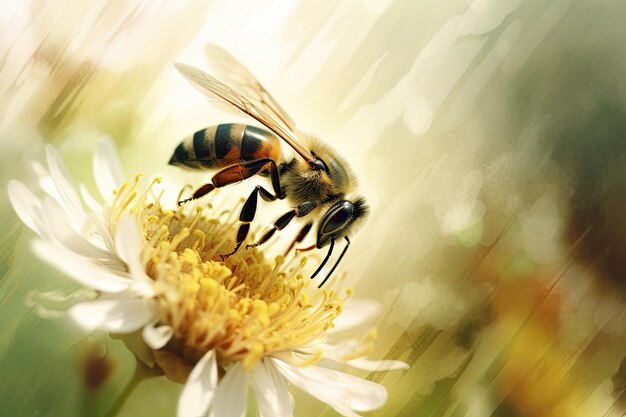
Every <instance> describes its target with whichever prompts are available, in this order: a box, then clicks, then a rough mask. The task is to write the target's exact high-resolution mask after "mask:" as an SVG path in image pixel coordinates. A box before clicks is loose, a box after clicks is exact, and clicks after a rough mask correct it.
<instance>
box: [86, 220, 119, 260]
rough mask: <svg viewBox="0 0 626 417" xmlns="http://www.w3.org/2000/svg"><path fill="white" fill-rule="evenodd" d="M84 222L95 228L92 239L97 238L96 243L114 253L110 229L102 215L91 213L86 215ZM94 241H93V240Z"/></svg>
mask: <svg viewBox="0 0 626 417" xmlns="http://www.w3.org/2000/svg"><path fill="white" fill-rule="evenodd" d="M85 224H90V225H93V226H94V227H95V228H96V235H95V236H94V238H97V239H92V240H97V241H98V242H97V243H98V245H99V246H100V245H101V246H102V248H105V249H106V250H107V251H108V252H109V253H111V254H115V245H114V244H113V238H112V237H111V231H110V230H109V227H108V225H107V224H106V223H105V220H104V218H103V217H102V216H99V215H97V214H91V215H89V216H87V219H86V221H85ZM94 243H95V242H94Z"/></svg>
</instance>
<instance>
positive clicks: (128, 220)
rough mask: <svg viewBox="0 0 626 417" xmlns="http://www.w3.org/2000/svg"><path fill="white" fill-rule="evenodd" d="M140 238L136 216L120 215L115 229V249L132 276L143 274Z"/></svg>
mask: <svg viewBox="0 0 626 417" xmlns="http://www.w3.org/2000/svg"><path fill="white" fill-rule="evenodd" d="M142 239H143V238H142V236H141V231H140V230H139V223H138V220H137V218H136V217H135V216H133V215H132V214H126V215H124V216H122V218H120V220H119V222H118V223H117V228H116V229H115V249H116V251H117V254H118V255H119V257H120V258H121V259H122V260H123V261H124V262H126V265H128V269H129V271H130V273H131V275H133V276H139V275H141V274H144V269H143V267H142V265H141V262H140V260H139V256H140V254H141V240H142Z"/></svg>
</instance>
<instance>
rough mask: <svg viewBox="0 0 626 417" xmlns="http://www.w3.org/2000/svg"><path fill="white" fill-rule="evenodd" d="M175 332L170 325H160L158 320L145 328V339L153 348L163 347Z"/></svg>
mask: <svg viewBox="0 0 626 417" xmlns="http://www.w3.org/2000/svg"><path fill="white" fill-rule="evenodd" d="M172 334H174V329H172V328H171V327H170V326H158V327H156V322H154V323H150V324H148V325H147V326H145V327H144V328H143V340H145V341H146V344H147V345H148V346H150V347H151V348H152V349H155V350H156V349H161V348H162V347H163V346H165V345H166V344H167V342H169V340H170V339H171V338H172Z"/></svg>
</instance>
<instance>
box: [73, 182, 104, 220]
mask: <svg viewBox="0 0 626 417" xmlns="http://www.w3.org/2000/svg"><path fill="white" fill-rule="evenodd" d="M78 190H79V191H80V196H81V198H82V199H83V201H84V202H85V204H87V207H89V209H90V210H91V211H95V212H96V213H102V204H100V202H99V201H98V200H96V199H95V198H94V197H93V196H92V195H91V193H90V192H89V190H88V189H87V187H85V184H80V185H79V186H78Z"/></svg>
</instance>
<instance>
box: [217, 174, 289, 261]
mask: <svg viewBox="0 0 626 417" xmlns="http://www.w3.org/2000/svg"><path fill="white" fill-rule="evenodd" d="M259 194H261V198H262V199H263V200H265V201H274V200H276V199H277V198H279V197H280V196H275V195H274V194H272V193H270V192H269V191H267V190H266V189H265V188H263V187H262V186H260V185H257V186H256V187H254V190H252V193H250V196H249V197H248V199H247V200H246V202H245V203H244V204H243V207H242V208H241V213H240V214H239V221H240V222H241V225H240V226H239V230H238V231H237V244H236V245H235V249H233V250H232V252H230V253H227V254H225V255H222V259H224V258H227V257H229V256H230V255H232V254H234V253H235V252H237V250H239V247H240V246H241V244H242V243H243V241H244V240H246V236H248V232H249V231H250V223H251V222H252V221H253V220H254V215H255V214H256V206H257V200H258V197H259Z"/></svg>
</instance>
